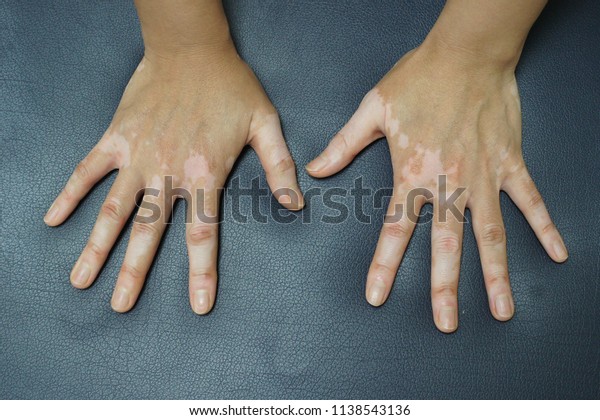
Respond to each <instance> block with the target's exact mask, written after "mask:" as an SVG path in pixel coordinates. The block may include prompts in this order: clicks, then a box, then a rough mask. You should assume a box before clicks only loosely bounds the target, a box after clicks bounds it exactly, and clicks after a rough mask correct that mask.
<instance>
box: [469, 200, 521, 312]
mask: <svg viewBox="0 0 600 420" xmlns="http://www.w3.org/2000/svg"><path fill="white" fill-rule="evenodd" d="M489 191H493V190H491V189H490V190H489ZM470 207H471V215H472V220H473V231H474V232H475V238H476V239H477V247H478V249H479V258H480V259H481V268H482V271H483V278H484V281H485V287H486V290H487V294H488V300H489V305H490V310H491V312H492V315H493V316H494V318H496V319H497V320H499V321H507V320H509V319H510V318H512V316H513V314H514V310H515V305H514V300H513V297H512V292H511V290H510V280H509V277H508V263H507V258H506V233H505V229H504V222H503V220H502V212H501V210H500V195H499V194H489V193H488V194H486V193H482V194H478V195H477V196H476V200H474V202H473V204H472V205H471V206H470Z"/></svg>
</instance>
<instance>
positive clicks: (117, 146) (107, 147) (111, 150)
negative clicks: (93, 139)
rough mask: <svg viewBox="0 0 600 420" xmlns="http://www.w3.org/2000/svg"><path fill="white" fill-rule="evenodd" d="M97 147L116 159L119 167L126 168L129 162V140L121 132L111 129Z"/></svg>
mask: <svg viewBox="0 0 600 420" xmlns="http://www.w3.org/2000/svg"><path fill="white" fill-rule="evenodd" d="M99 147H100V150H102V151H103V152H105V153H107V154H108V155H110V156H113V157H114V158H115V159H116V160H117V163H118V167H119V168H126V167H128V166H129V165H130V164H131V150H130V148H129V142H128V141H127V139H126V138H125V136H123V135H122V134H120V133H117V132H116V131H113V132H112V133H110V134H109V135H108V136H107V137H106V140H105V141H104V142H102V143H101V144H100V145H99Z"/></svg>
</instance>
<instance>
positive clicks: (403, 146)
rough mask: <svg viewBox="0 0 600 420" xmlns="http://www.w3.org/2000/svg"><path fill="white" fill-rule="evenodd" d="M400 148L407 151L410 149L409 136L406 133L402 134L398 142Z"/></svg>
mask: <svg viewBox="0 0 600 420" xmlns="http://www.w3.org/2000/svg"><path fill="white" fill-rule="evenodd" d="M398 146H400V148H401V149H406V148H407V147H408V136H407V135H406V134H404V133H402V134H400V140H399V141H398Z"/></svg>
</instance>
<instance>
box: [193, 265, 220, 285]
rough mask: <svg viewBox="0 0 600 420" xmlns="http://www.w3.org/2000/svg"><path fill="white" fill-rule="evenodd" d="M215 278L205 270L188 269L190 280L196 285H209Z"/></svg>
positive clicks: (210, 272)
mask: <svg viewBox="0 0 600 420" xmlns="http://www.w3.org/2000/svg"><path fill="white" fill-rule="evenodd" d="M215 277H216V276H215V274H214V272H212V271H210V270H207V269H206V268H193V269H190V280H191V281H193V282H194V283H197V284H202V285H206V284H209V283H211V282H213V281H214V280H215Z"/></svg>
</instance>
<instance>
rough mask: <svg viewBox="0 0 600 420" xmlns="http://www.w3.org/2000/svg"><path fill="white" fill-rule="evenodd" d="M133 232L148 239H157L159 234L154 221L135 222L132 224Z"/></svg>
mask: <svg viewBox="0 0 600 420" xmlns="http://www.w3.org/2000/svg"><path fill="white" fill-rule="evenodd" d="M133 234H134V235H136V236H142V237H144V238H149V239H157V238H158V237H159V236H160V232H159V229H158V226H157V225H156V224H155V223H141V222H136V223H135V224H134V225H133Z"/></svg>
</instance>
